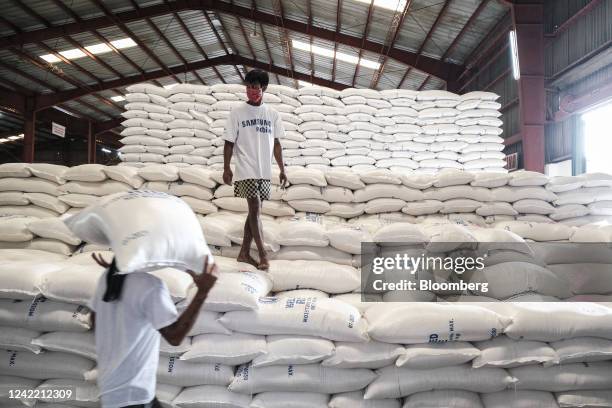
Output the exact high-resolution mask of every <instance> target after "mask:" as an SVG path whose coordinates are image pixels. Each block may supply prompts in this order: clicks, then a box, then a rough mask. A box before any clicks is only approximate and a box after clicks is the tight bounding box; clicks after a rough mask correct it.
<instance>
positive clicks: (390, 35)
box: [370, 0, 412, 89]
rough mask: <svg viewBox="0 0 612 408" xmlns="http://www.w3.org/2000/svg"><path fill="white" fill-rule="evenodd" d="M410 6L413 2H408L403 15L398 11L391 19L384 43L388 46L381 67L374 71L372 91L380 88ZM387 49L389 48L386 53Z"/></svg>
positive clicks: (383, 52) (383, 53) (383, 50)
mask: <svg viewBox="0 0 612 408" xmlns="http://www.w3.org/2000/svg"><path fill="white" fill-rule="evenodd" d="M410 6H412V0H408V1H406V5H405V6H404V10H403V11H402V12H401V13H398V12H397V11H396V12H394V13H393V18H392V19H391V26H390V27H389V30H388V31H387V38H386V39H385V43H384V44H387V45H383V48H382V62H381V63H380V67H379V68H378V69H377V70H376V71H374V75H373V76H372V82H371V83H370V88H372V89H376V87H377V86H378V82H379V81H380V77H381V76H382V73H383V70H384V69H385V64H386V63H387V58H388V55H389V50H391V48H393V45H395V40H396V39H397V35H398V34H399V32H400V30H401V28H402V25H403V24H404V20H405V19H406V16H407V15H408V10H410ZM385 47H386V48H387V51H386V52H385ZM379 60H380V58H379Z"/></svg>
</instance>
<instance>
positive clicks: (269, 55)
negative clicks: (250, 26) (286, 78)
mask: <svg viewBox="0 0 612 408" xmlns="http://www.w3.org/2000/svg"><path fill="white" fill-rule="evenodd" d="M251 9H252V10H253V12H255V11H257V4H256V3H255V0H251ZM253 21H255V19H253ZM259 26H260V28H261V36H262V37H263V40H264V45H265V46H266V52H267V53H268V61H270V66H272V64H274V60H273V59H272V53H271V52H270V45H269V44H268V39H267V38H266V32H265V31H264V28H263V25H261V24H259ZM275 75H276V83H278V84H279V85H280V83H281V82H280V78H279V77H278V74H275Z"/></svg>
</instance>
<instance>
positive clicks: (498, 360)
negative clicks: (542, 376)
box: [472, 336, 558, 368]
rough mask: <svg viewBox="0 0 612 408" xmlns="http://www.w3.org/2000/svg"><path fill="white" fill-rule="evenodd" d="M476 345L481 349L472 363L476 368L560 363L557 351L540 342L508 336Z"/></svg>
mask: <svg viewBox="0 0 612 408" xmlns="http://www.w3.org/2000/svg"><path fill="white" fill-rule="evenodd" d="M475 345H476V347H478V348H479V349H480V355H479V356H478V357H476V359H474V361H473V362H472V367H474V368H481V367H501V368H513V367H521V366H525V365H533V364H543V363H554V362H556V361H558V360H557V355H556V353H555V350H553V349H552V348H551V347H550V346H549V345H547V344H546V343H543V342H539V341H528V340H512V339H511V338H509V337H507V336H499V337H496V338H494V339H492V340H488V341H483V342H477V343H476V344H475Z"/></svg>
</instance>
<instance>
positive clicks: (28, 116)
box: [23, 103, 36, 163]
mask: <svg viewBox="0 0 612 408" xmlns="http://www.w3.org/2000/svg"><path fill="white" fill-rule="evenodd" d="M26 106H27V103H26ZM23 123H24V124H23V161H24V162H25V163H33V162H34V138H35V135H36V111H34V110H33V109H29V106H28V109H27V110H26V111H25V112H24V113H23Z"/></svg>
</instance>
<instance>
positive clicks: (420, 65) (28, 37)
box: [0, 0, 487, 80]
mask: <svg viewBox="0 0 612 408" xmlns="http://www.w3.org/2000/svg"><path fill="white" fill-rule="evenodd" d="M92 1H94V2H96V3H97V4H100V3H101V2H100V0H92ZM485 1H487V0H485ZM169 4H170V5H171V6H169ZM105 10H106V13H105V14H106V15H105V16H101V17H95V18H91V19H87V20H83V22H75V23H68V24H63V25H58V26H52V27H48V28H44V29H39V30H33V31H29V32H24V33H21V34H17V35H12V36H7V37H4V38H2V39H0V49H3V48H9V47H15V46H21V45H23V44H28V43H33V42H37V41H45V40H48V39H52V38H57V37H62V36H64V35H72V34H77V33H81V32H84V31H91V30H98V29H101V28H105V27H110V26H114V25H118V26H120V27H121V26H122V25H123V26H124V25H125V23H128V22H130V21H137V20H142V19H143V18H145V17H154V16H158V15H164V14H169V13H172V12H176V11H181V10H211V11H216V12H219V13H224V14H230V15H233V16H235V17H237V18H246V19H249V18H251V10H250V9H249V8H247V7H242V6H238V5H231V4H229V3H226V2H221V1H213V0H176V1H174V2H172V3H168V4H156V5H153V6H147V7H142V8H140V9H138V10H131V11H125V12H119V13H115V14H114V15H113V14H112V13H110V12H109V11H108V9H106V7H105ZM253 18H254V20H255V21H257V22H259V23H262V24H267V25H271V26H278V25H279V24H278V22H277V20H278V17H277V16H275V15H273V14H270V13H266V12H262V11H255V12H254V13H253ZM282 25H283V28H284V29H286V30H290V31H295V32H299V33H303V34H308V24H307V23H303V22H300V21H297V20H291V19H287V18H283V19H282ZM310 34H312V35H313V36H315V37H318V38H322V39H324V40H328V41H337V42H338V43H340V44H344V45H348V46H351V47H355V48H360V47H361V42H362V41H361V40H362V39H361V38H359V37H355V36H352V35H349V34H344V33H336V32H335V31H334V30H329V29H325V28H321V27H312V29H311V32H310ZM134 40H135V41H136V38H134ZM381 46H382V44H380V43H377V42H373V41H369V40H367V41H365V43H364V44H363V49H364V50H366V51H371V52H375V53H378V54H380V50H381ZM388 55H389V57H390V58H393V59H395V60H397V61H399V62H401V63H404V64H406V65H410V66H413V67H415V68H417V69H419V70H420V71H423V72H427V73H428V74H430V75H433V76H436V77H439V78H441V79H444V80H449V79H453V78H456V77H457V76H458V75H459V73H460V69H461V68H462V67H460V66H459V65H456V64H452V63H447V62H442V61H440V60H437V59H435V58H431V57H426V56H422V55H421V56H420V57H419V56H418V55H417V53H414V52H410V51H405V50H401V49H398V48H395V47H393V48H391V49H390V50H389V54H388Z"/></svg>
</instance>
